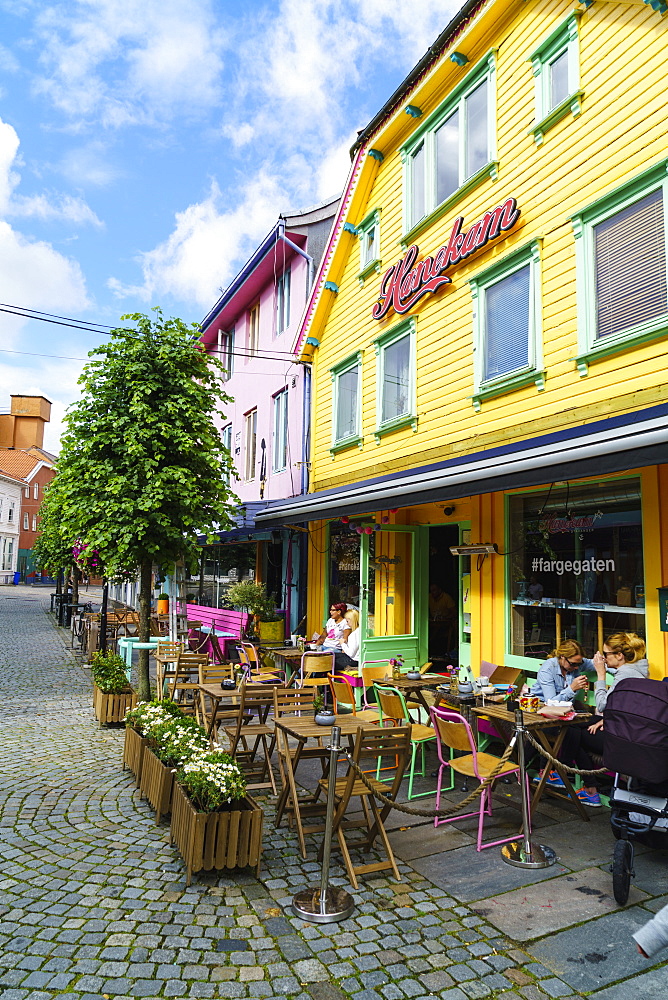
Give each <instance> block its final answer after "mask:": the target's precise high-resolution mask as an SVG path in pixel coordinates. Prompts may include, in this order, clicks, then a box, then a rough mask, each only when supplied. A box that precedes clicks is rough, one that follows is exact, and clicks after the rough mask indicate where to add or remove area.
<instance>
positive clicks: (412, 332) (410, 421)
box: [374, 316, 417, 442]
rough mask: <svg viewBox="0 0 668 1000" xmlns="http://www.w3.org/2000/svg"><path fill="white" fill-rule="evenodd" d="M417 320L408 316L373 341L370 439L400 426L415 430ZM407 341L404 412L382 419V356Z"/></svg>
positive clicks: (383, 377) (383, 373)
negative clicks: (373, 416) (373, 419)
mask: <svg viewBox="0 0 668 1000" xmlns="http://www.w3.org/2000/svg"><path fill="white" fill-rule="evenodd" d="M416 333H417V321H416V319H415V316H409V317H408V318H407V319H404V320H402V321H401V322H400V323H398V324H397V325H396V326H393V327H391V328H390V329H389V330H386V331H385V332H384V333H382V334H381V335H380V336H379V337H377V338H376V340H375V341H374V349H375V351H376V387H377V388H376V429H375V431H374V437H375V439H376V442H379V441H380V438H381V436H382V435H383V434H387V433H388V432H389V431H394V430H399V429H400V428H402V427H408V426H410V427H412V429H413V430H414V431H417V402H416V385H415V372H416V363H415V351H416ZM404 338H408V343H409V353H408V409H407V411H406V413H401V414H398V415H397V416H395V417H388V418H387V419H385V420H383V389H384V384H385V353H386V351H387V349H388V347H392V346H393V345H394V344H396V343H397V341H399V340H403V339H404Z"/></svg>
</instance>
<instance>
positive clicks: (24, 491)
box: [23, 486, 30, 500]
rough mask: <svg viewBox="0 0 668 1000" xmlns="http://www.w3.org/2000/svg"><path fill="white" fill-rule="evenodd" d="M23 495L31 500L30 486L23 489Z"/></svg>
mask: <svg viewBox="0 0 668 1000" xmlns="http://www.w3.org/2000/svg"><path fill="white" fill-rule="evenodd" d="M23 495H24V496H25V498H26V500H30V487H29V486H25V487H24V489H23Z"/></svg>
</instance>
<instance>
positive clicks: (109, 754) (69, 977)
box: [0, 587, 667, 1000]
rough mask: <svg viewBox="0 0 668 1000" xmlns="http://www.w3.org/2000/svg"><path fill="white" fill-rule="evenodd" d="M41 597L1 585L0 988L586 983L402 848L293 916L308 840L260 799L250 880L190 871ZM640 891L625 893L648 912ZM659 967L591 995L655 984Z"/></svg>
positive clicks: (158, 990) (318, 999) (466, 992)
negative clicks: (313, 917) (317, 913)
mask: <svg viewBox="0 0 668 1000" xmlns="http://www.w3.org/2000/svg"><path fill="white" fill-rule="evenodd" d="M47 607H48V597H46V596H45V592H43V591H42V592H40V591H38V590H34V591H33V590H31V589H30V588H27V587H25V588H21V587H17V588H2V589H0V642H1V646H0V649H1V652H0V657H1V666H2V670H1V675H0V684H1V695H2V698H1V718H0V739H1V741H2V779H1V780H2V788H1V793H0V797H1V809H2V813H1V825H0V832H1V836H0V850H1V851H2V859H3V866H2V875H1V882H0V888H1V889H2V895H1V896H0V998H1V1000H26V998H30V1000H41V998H44V1000H47V998H52V997H56V996H63V997H68V998H72V1000H79V998H81V1000H93V998H95V1000H97V998H101V997H149V996H164V997H181V996H186V997H265V996H276V997H284V998H286V1000H287V998H290V1000H292V998H299V1000H340V998H343V997H356V998H358V1000H382V998H384V1000H401V998H403V997H415V998H422V997H441V998H443V1000H467V998H471V1000H473V998H477V997H496V996H499V995H502V996H503V997H504V998H507V1000H520V998H524V1000H543V998H545V997H560V996H580V995H584V993H586V992H588V991H590V990H591V989H592V988H593V987H591V986H589V987H588V988H586V989H583V992H582V993H579V992H577V991H576V990H575V989H574V988H573V987H572V986H571V985H568V983H567V981H566V980H565V979H562V978H560V977H559V976H556V975H555V973H554V968H552V969H551V968H549V967H548V966H547V965H543V964H540V963H539V962H538V961H537V960H536V957H535V955H532V954H531V952H530V950H526V949H524V948H523V947H518V946H517V945H516V943H515V942H513V941H512V940H510V939H508V938H506V937H505V936H503V935H502V934H500V932H499V930H498V929H496V928H495V927H493V926H492V924H491V923H488V922H487V921H486V920H485V919H484V917H483V916H481V915H480V914H479V913H477V912H476V910H475V909H474V908H473V907H472V906H471V907H470V906H468V905H462V904H461V898H460V899H459V900H458V899H457V898H453V896H451V895H449V894H448V893H447V892H446V891H445V890H444V889H442V888H439V887H438V886H437V885H436V884H434V882H433V881H431V880H430V878H428V877H426V876H425V875H423V874H421V873H420V872H419V871H418V870H416V868H415V867H413V866H412V865H410V864H408V863H406V862H402V863H401V865H400V868H401V871H402V875H403V881H402V882H401V883H397V882H395V881H394V880H392V879H386V878H378V877H376V878H366V879H365V880H364V882H363V888H362V891H360V892H359V893H357V894H355V900H356V903H357V909H356V911H355V915H354V917H353V918H352V919H350V920H348V921H346V922H344V923H342V924H338V925H337V924H332V925H325V926H322V927H318V926H313V925H307V924H305V923H304V922H303V921H302V920H299V919H297V918H295V917H292V916H291V915H290V912H289V909H288V904H289V902H290V900H291V898H292V895H293V894H294V892H295V891H297V889H299V888H303V887H304V886H305V885H306V884H308V883H310V882H312V881H314V880H315V879H317V876H318V873H319V866H318V864H317V863H316V861H315V847H316V843H315V841H312V845H311V846H312V849H311V851H310V853H309V861H308V862H303V861H302V859H301V858H300V856H299V855H298V852H297V849H296V846H295V844H296V839H295V838H294V837H293V835H292V834H291V833H290V832H289V831H288V830H287V829H285V828H283V829H281V830H279V831H275V830H274V828H273V823H272V822H271V815H270V814H268V816H267V823H266V825H265V835H264V844H265V849H264V864H263V875H262V878H261V881H260V882H258V881H257V880H256V879H255V878H254V877H253V876H252V875H251V874H250V873H248V874H236V875H234V876H232V877H225V876H217V875H215V874H213V873H212V874H201V875H200V876H197V877H195V878H194V880H193V884H192V885H191V886H190V887H189V888H186V886H185V872H184V867H183V865H182V863H181V861H180V858H179V857H178V854H177V852H176V850H175V849H173V848H171V847H170V846H169V843H168V825H167V824H166V823H165V822H163V823H162V824H161V825H160V826H156V825H155V822H154V816H153V812H152V810H151V809H150V808H149V806H148V805H147V804H146V803H144V802H142V801H140V799H139V796H138V792H137V790H136V788H135V784H134V780H133V779H132V777H131V776H130V775H129V774H128V773H127V772H126V773H124V772H123V771H122V769H121V750H122V743H123V732H122V730H121V729H120V728H117V729H100V728H98V726H97V723H96V722H95V720H94V717H93V712H92V709H91V683H90V679H89V676H88V673H87V671H86V670H85V669H83V668H82V667H81V666H79V665H78V663H77V661H76V658H75V656H74V655H73V654H71V653H70V652H69V650H68V649H67V647H66V642H67V641H68V640H69V635H68V633H66V632H65V631H64V630H57V629H56V628H55V627H54V625H53V624H52V619H51V617H50V616H49V615H47V614H46V609H47ZM61 636H62V637H61ZM263 801H264V800H263ZM423 801H424V800H423ZM264 804H265V805H266V806H267V808H268V809H269V807H270V803H269V802H265V803H264ZM397 828H398V823H397V824H396V826H395V829H397ZM433 832H434V831H433V828H432V827H427V828H426V829H425V835H430V834H432V833H433ZM439 832H440V831H439ZM469 839H470V838H469ZM460 843H461V840H460ZM440 849H442V848H440ZM470 850H471V851H472V849H470ZM473 853H475V852H474V851H473ZM485 853H486V854H492V853H495V852H483V854H485ZM469 857H470V852H469ZM341 871H342V870H341V869H340V868H335V869H334V876H335V881H337V882H339V883H340V884H345V879H343V878H342V877H341ZM564 871H566V869H564V868H560V869H559V872H557V874H561V873H563V872H564ZM660 891H665V889H664V890H661V889H659V888H657V890H656V892H657V893H658V892H660ZM643 895H645V896H646V895H647V894H643ZM583 905H584V904H583ZM659 905H662V904H661V901H659ZM650 908H651V909H656V908H658V906H651V907H649V906H648V909H641V908H640V907H635V908H633V909H635V910H639V911H640V912H641V915H642V920H645V919H648V918H649V916H650V915H651V914H650V912H649V909H650ZM632 912H633V910H627V911H624V912H623V913H619V914H618V916H619V917H620V918H622V917H626V916H627V915H629V914H631V913H632ZM577 919H580V920H583V919H585V916H580V917H579V918H578V917H577V916H576V917H575V918H574V921H573V922H575V921H576V920H577ZM602 919H603V920H607V919H609V918H608V917H603V918H602ZM599 923H600V921H599ZM636 923H637V921H636ZM580 930H582V928H580ZM629 953H630V950H629ZM648 964H649V963H645V965H644V966H642V965H640V964H639V965H638V966H637V970H636V969H635V967H634V968H628V969H627V970H626V971H620V973H619V975H618V976H617V979H622V978H623V977H624V976H629V975H630V974H631V973H632V972H634V971H638V972H640V971H641V969H644V968H646V967H647V965H648ZM665 973H666V970H665V968H664V969H659V970H655V972H654V973H651V972H650V973H646V974H645V975H644V976H642V977H641V978H642V979H643V980H644V982H645V989H644V990H643V988H642V987H641V986H640V984H639V983H638V981H637V980H634V979H626V981H625V982H624V983H622V984H621V986H612V987H609V988H607V989H602V990H599V991H598V992H597V993H596V994H595V995H596V996H598V997H600V998H601V1000H623V998H624V997H627V996H628V997H630V996H631V995H633V996H634V997H649V996H651V997H654V996H656V997H658V996H659V995H662V996H663V995H665V992H666V988H667V987H666V978H665ZM608 981H610V980H608ZM634 984H635V985H634ZM661 984H663V985H661ZM601 985H603V984H601ZM659 989H660V991H661V992H660V993H659V992H658V990H659ZM655 991H656V992H655Z"/></svg>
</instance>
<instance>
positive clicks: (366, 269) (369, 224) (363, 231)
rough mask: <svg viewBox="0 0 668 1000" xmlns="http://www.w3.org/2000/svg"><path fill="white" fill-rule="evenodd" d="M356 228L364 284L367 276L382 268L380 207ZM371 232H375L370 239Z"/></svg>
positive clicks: (361, 276) (361, 281) (361, 278)
mask: <svg viewBox="0 0 668 1000" xmlns="http://www.w3.org/2000/svg"><path fill="white" fill-rule="evenodd" d="M355 228H356V232H357V237H358V239H359V241H360V271H359V276H358V277H359V282H360V285H363V284H364V280H365V278H368V277H369V275H370V274H376V273H378V272H379V271H380V268H381V259H380V209H379V208H374V209H373V211H372V212H369V214H368V215H367V216H365V218H364V219H362V221H361V222H360V224H359V225H358V226H356V227H355ZM371 233H373V239H372V240H371V241H369V236H370V235H371Z"/></svg>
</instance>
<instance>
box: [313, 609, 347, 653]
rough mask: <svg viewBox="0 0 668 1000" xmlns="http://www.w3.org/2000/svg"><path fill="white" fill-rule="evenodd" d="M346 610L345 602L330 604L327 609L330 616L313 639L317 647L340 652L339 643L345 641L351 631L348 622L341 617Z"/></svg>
mask: <svg viewBox="0 0 668 1000" xmlns="http://www.w3.org/2000/svg"><path fill="white" fill-rule="evenodd" d="M347 610H348V606H347V605H346V604H332V606H331V607H330V609H329V613H330V615H331V617H330V618H329V619H328V620H327V623H326V625H325V627H324V629H323V630H322V632H321V633H320V635H319V636H318V638H317V639H316V641H315V645H316V647H317V648H319V649H324V650H327V651H329V650H333V651H334V652H335V653H336V652H340V650H341V643H342V642H346V641H347V639H348V637H349V635H350V633H351V631H352V629H351V627H350V622H348V621H347V620H346V619H345V618H344V617H343V616H344V615H345V613H346V611H347Z"/></svg>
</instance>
